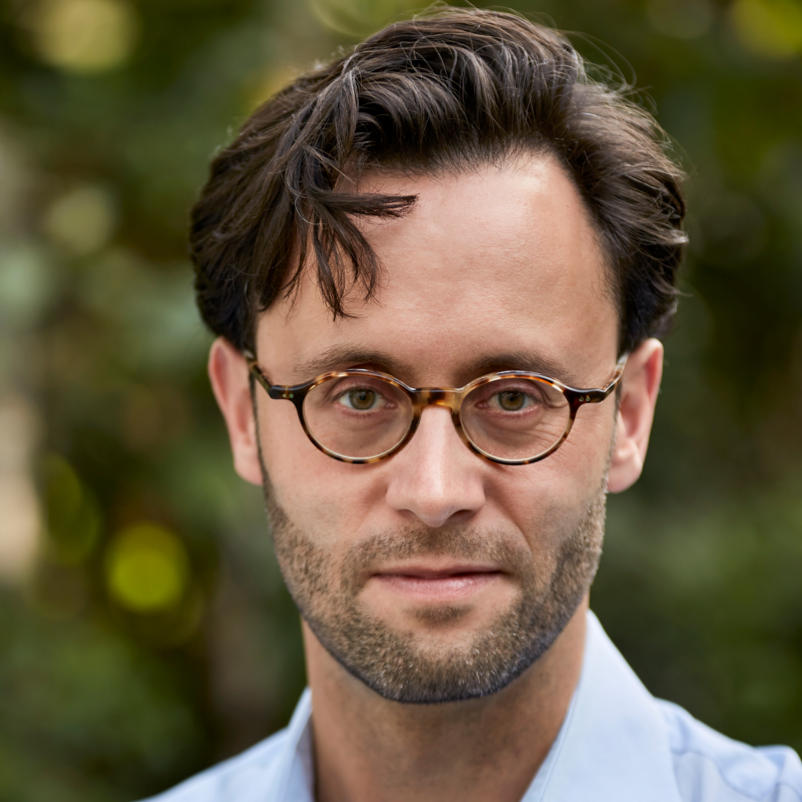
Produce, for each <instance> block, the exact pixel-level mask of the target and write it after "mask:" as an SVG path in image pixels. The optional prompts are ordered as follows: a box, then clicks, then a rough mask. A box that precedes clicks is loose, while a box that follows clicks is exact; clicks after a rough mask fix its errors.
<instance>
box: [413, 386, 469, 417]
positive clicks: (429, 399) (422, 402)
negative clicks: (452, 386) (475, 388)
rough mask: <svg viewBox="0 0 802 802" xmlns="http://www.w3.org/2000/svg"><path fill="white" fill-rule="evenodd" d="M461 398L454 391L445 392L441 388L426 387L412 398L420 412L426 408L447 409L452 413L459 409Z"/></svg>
mask: <svg viewBox="0 0 802 802" xmlns="http://www.w3.org/2000/svg"><path fill="white" fill-rule="evenodd" d="M460 401H461V397H460V394H459V393H457V392H455V391H454V390H443V389H442V388H440V387H425V388H423V389H422V390H417V391H416V392H415V393H414V394H413V397H412V403H413V405H414V406H415V408H416V410H417V411H418V412H421V411H422V410H423V408H424V407H446V408H447V409H450V410H451V411H452V412H456V411H457V410H458V409H459V405H460Z"/></svg>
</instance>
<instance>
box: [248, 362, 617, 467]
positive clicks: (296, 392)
mask: <svg viewBox="0 0 802 802" xmlns="http://www.w3.org/2000/svg"><path fill="white" fill-rule="evenodd" d="M243 356H244V357H245V361H246V363H247V365H248V369H249V371H250V372H251V374H252V375H253V377H254V378H255V379H256V381H258V382H259V384H260V385H261V386H262V387H263V388H264V389H265V390H266V391H267V394H268V396H270V398H273V399H275V400H287V401H290V402H292V403H293V404H294V405H295V409H296V411H297V412H298V419H299V421H300V423H301V426H302V427H303V430H304V432H305V433H306V436H307V437H308V438H309V439H310V441H311V442H312V443H313V444H314V445H315V447H317V448H318V449H320V451H322V452H323V453H324V454H326V455H328V456H329V457H332V458H333V459H336V460H340V461H341V462H347V463H351V464H355V465H364V464H370V463H374V462H379V461H380V460H383V459H387V458H388V457H390V456H392V455H393V454H395V453H396V452H397V451H400V450H401V449H402V448H403V447H404V446H405V445H406V444H407V443H408V442H409V441H410V440H411V439H412V437H413V435H414V434H415V432H416V430H417V428H418V426H419V424H420V420H421V414H422V412H423V410H424V408H425V407H427V406H442V407H447V408H448V409H450V410H451V418H452V421H453V423H454V426H455V428H456V430H457V433H458V434H459V436H460V438H461V439H462V441H463V442H464V443H465V445H466V446H467V447H468V448H469V449H470V450H471V451H473V452H474V453H475V454H477V455H478V456H480V457H482V458H483V459H486V460H489V461H490V462H495V463H498V464H501V465H528V464H530V463H533V462H538V461H539V460H542V459H545V458H546V457H548V456H549V455H550V454H553V453H554V452H555V451H556V450H557V449H558V448H559V447H560V446H561V445H562V444H563V443H564V442H565V440H566V438H567V437H568V435H569V433H570V432H571V428H572V427H573V425H574V421H575V419H576V414H577V412H578V411H579V408H580V407H581V406H583V405H585V404H598V403H600V402H602V401H604V400H605V399H606V398H607V397H608V396H609V395H610V394H611V393H612V392H613V390H614V389H615V388H616V386H617V385H618V383H619V382H620V380H621V376H622V375H623V373H624V367H625V366H626V360H627V355H626V354H625V355H624V356H622V357H621V358H620V359H619V360H618V362H617V363H616V367H615V373H614V374H613V378H612V379H611V380H610V382H609V383H608V384H607V385H606V386H605V387H601V388H596V389H588V390H582V389H578V388H575V387H569V386H568V385H566V384H563V383H562V382H560V381H558V380H557V379H552V378H549V377H548V376H544V375H542V374H540V373H530V372H528V371H522V370H503V371H498V372H496V373H488V374H487V375H485V376H480V377H479V378H478V379H474V380H473V381H472V382H469V383H468V384H466V385H465V386H464V387H459V388H444V387H423V388H418V387H410V386H408V385H406V384H404V382H402V381H400V380H399V379H396V378H395V377H394V376H391V375H390V374H388V373H382V372H380V371H375V370H367V369H364V368H353V369H350V370H336V371H330V372H328V373H321V374H320V375H319V376H316V377H315V378H314V379H311V380H310V381H308V382H304V383H303V384H293V385H285V384H273V383H272V382H271V381H270V379H268V377H267V372H266V371H265V368H264V367H263V366H262V365H260V364H259V362H258V361H257V359H256V357H255V355H254V354H253V353H252V352H250V351H247V350H246V351H243ZM349 377H366V378H371V379H373V380H378V381H380V382H384V383H386V384H387V385H390V386H391V387H393V388H395V389H396V390H398V391H400V392H401V393H403V394H404V395H405V396H407V398H408V399H409V402H410V406H411V410H410V413H407V414H410V419H409V423H408V426H407V429H406V431H405V432H404V433H403V435H401V436H400V437H399V439H398V441H397V442H395V443H394V444H393V445H392V446H391V447H389V448H386V449H385V450H384V451H382V452H381V453H378V454H373V455H370V456H361V457H353V456H349V455H347V454H341V453H339V452H337V451H335V450H333V449H331V448H328V447H327V446H326V445H325V444H324V443H322V442H320V440H318V439H317V437H316V436H315V433H314V432H313V431H312V429H311V428H310V426H309V422H308V420H307V415H306V413H305V401H306V399H307V397H308V396H309V393H310V392H311V391H313V390H314V389H315V388H316V387H319V386H320V385H322V384H325V383H326V382H330V381H332V380H334V379H347V378H349ZM508 379H509V380H518V381H520V380H525V381H529V382H535V383H542V385H543V387H544V388H545V387H546V386H548V387H550V388H553V391H557V392H558V393H559V394H560V395H561V397H562V398H564V400H565V402H566V404H565V411H564V412H562V413H561V414H564V415H565V421H566V422H565V429H564V430H563V431H562V433H561V434H560V436H559V437H557V439H556V441H555V442H554V443H552V444H551V445H550V446H549V447H547V448H545V449H544V450H542V451H540V452H539V453H537V454H534V455H532V456H528V457H525V458H514V459H507V458H502V457H498V456H495V455H494V454H492V453H489V452H488V451H487V450H486V449H483V448H482V447H480V446H479V445H478V444H477V443H476V442H474V440H473V439H472V438H471V436H470V434H469V432H468V431H466V429H465V427H464V425H463V421H462V417H461V414H460V412H461V408H462V403H463V401H464V399H465V398H466V397H467V396H468V395H469V394H470V393H472V392H473V391H475V390H477V389H478V388H480V387H482V386H485V385H489V384H491V383H494V382H498V381H503V380H508ZM370 392H373V391H372V390H371V391H370ZM504 392H505V391H501V394H503V393H504ZM506 392H513V393H520V391H517V390H512V391H506ZM549 392H552V391H551V390H550V391H549Z"/></svg>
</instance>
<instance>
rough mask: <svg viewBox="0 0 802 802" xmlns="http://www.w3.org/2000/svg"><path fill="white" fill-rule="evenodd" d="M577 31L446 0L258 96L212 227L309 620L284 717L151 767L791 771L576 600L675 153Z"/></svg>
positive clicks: (215, 363)
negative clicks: (594, 64)
mask: <svg viewBox="0 0 802 802" xmlns="http://www.w3.org/2000/svg"><path fill="white" fill-rule="evenodd" d="M660 142H661V138H660V131H659V129H658V128H657V126H656V124H655V122H654V121H653V120H652V119H651V118H650V117H649V116H648V115H647V114H646V113H644V112H643V111H642V110H640V109H638V108H636V107H635V106H634V105H632V104H631V103H630V102H628V101H627V100H626V99H625V98H624V96H623V93H622V92H620V91H616V90H613V89H610V88H607V87H604V86H602V85H600V84H597V83H594V82H592V81H590V80H589V79H588V78H587V77H586V75H585V73H584V70H583V65H582V62H581V60H580V58H579V56H578V55H577V54H576V52H575V51H574V50H573V49H572V48H571V46H570V45H569V44H568V43H567V41H566V40H565V39H564V38H563V37H562V36H561V35H560V34H558V33H556V32H554V31H551V30H548V29H545V28H542V27H539V26H537V25H533V24H531V23H529V22H527V21H525V20H522V19H519V18H517V17H515V16H513V15H510V14H501V13H495V12H486V11H477V10H463V11H455V10H450V11H441V12H439V13H437V14H434V15H432V16H428V17H424V18H420V19H417V20H414V21H411V22H405V23H399V24H396V25H394V26H391V27H389V28H387V29H386V30H384V31H381V32H380V33H378V34H376V35H374V36H372V37H371V38H369V39H368V40H366V41H365V42H363V43H362V44H361V45H359V46H358V47H357V48H356V49H355V51H354V52H353V54H351V55H349V56H347V57H343V58H341V59H338V60H336V61H334V62H333V63H331V64H329V65H326V66H323V67H320V68H318V69H316V70H315V71H314V72H312V73H309V74H307V75H304V76H302V77H301V78H299V79H298V80H296V81H295V82H294V83H293V84H292V85H291V86H290V87H288V88H287V89H285V90H284V91H283V92H281V93H279V94H278V95H277V96H276V97H274V98H273V99H271V100H270V101H268V102H267V103H266V104H265V105H264V106H262V107H261V108H260V109H259V110H258V111H257V112H256V113H255V114H254V115H253V117H252V118H251V119H250V120H249V121H248V122H247V123H246V125H245V126H244V128H243V130H242V132H241V133H240V135H239V137H238V138H237V140H236V141H235V142H234V143H233V144H232V145H231V146H230V147H229V148H228V149H227V150H225V151H223V152H222V153H221V154H219V155H218V156H217V157H216V159H215V161H214V164H213V167H212V173H211V178H210V180H209V182H208V184H207V186H206V188H205V191H204V193H203V196H202V198H201V200H200V202H199V203H198V204H197V206H196V208H195V210H194V215H193V225H192V254H193V259H194V263H195V266H196V270H197V282H196V288H197V296H198V301H199V305H200V308H201V312H202V314H203V316H204V319H205V320H206V322H207V323H208V324H209V326H210V327H211V328H212V330H213V331H214V332H215V333H216V334H217V335H218V339H217V341H216V342H215V343H214V345H213V347H212V351H211V356H210V361H209V372H210V376H211V381H212V385H213V388H214V392H215V395H216V398H217V401H218V403H219V405H220V408H221V410H222V412H223V415H224V417H225V420H226V424H227V426H228V431H229V435H230V439H231V444H232V449H233V454H234V463H235V467H236V470H237V472H238V473H239V474H240V475H241V476H242V477H243V478H244V479H246V480H247V481H249V482H252V483H254V484H260V485H262V486H263V488H264V494H265V500H266V508H267V514H268V518H269V522H270V528H271V532H272V536H273V539H274V543H275V548H276V554H277V557H278V561H279V564H280V566H281V569H282V572H283V575H284V578H285V580H286V582H287V586H288V588H289V591H290V593H291V594H292V596H293V598H294V600H295V602H296V604H297V606H298V609H299V611H300V613H301V616H302V619H303V634H304V642H305V646H306V656H307V668H308V678H309V686H310V690H309V691H307V692H306V693H305V694H304V696H303V697H302V699H301V701H300V703H299V705H298V708H297V711H296V713H295V715H294V717H293V719H292V721H291V723H290V725H289V727H288V728H287V729H286V730H284V731H282V732H281V733H278V734H277V735H275V736H273V737H272V738H269V739H268V740H267V741H265V742H263V743H262V744H259V745H258V746H256V747H254V748H253V749H252V750H250V751H249V752H246V753H245V754H244V755H242V756H240V757H239V758H235V759H234V760H231V761H229V762H227V763H225V764H223V765H222V766H219V767H217V768H214V769H212V770H210V771H209V772H206V773H205V774H202V775H200V776H199V777H196V778H194V779H193V780H190V781H189V782H187V783H185V784H184V785H182V786H180V787H179V788H178V789H175V790H174V791H172V792H170V793H168V794H167V795H165V796H164V797H162V799H163V800H165V802H167V800H169V801H170V802H179V800H180V801H181V802H200V800H204V802H205V801H207V800H237V802H245V801H246V800H264V801H265V802H268V801H272V800H312V799H317V800H319V802H345V801H349V802H350V801H351V800H353V801H354V802H361V801H362V800H387V802H392V801H393V800H409V799H415V800H444V799H446V800H448V799H458V800H461V801H462V800H497V801H498V802H516V801H517V800H521V799H525V800H527V802H534V800H566V802H577V801H578V800H615V802H628V801H631V802H635V801H636V800H637V802H644V800H649V802H669V801H671V802H675V801H678V800H716V801H717V802H723V801H725V800H726V801H729V800H758V799H759V800H769V799H771V800H783V801H787V800H802V766H800V762H799V759H798V757H797V756H796V755H795V754H794V753H793V752H792V751H791V750H790V749H785V748H779V747H777V748H770V749H752V748H749V747H746V746H744V745H742V744H738V743H735V742H733V741H730V740H728V739H727V738H725V737H724V736H721V735H718V734H716V733H714V732H712V731H711V730H709V729H707V728H706V727H704V725H702V724H700V723H698V722H696V721H695V720H694V719H693V718H691V717H690V716H689V715H688V714H687V713H685V712H684V711H683V710H681V709H679V708H677V707H675V706H673V705H670V704H668V703H665V702H659V701H657V700H655V699H653V698H652V697H651V696H650V695H649V694H648V692H647V691H646V690H645V689H644V688H643V686H642V685H641V684H640V683H639V681H638V680H637V678H636V677H635V676H634V675H633V673H632V672H631V670H630V669H629V667H628V666H627V665H626V663H625V662H624V660H623V658H622V657H621V656H620V655H619V654H618V652H617V651H616V650H615V648H614V647H613V645H612V644H611V643H610V642H609V640H608V639H607V637H606V636H605V634H604V632H603V631H602V629H601V626H600V624H599V623H598V621H597V620H596V619H595V618H594V617H593V615H592V614H591V613H590V612H589V609H588V594H589V588H590V585H591V582H592V580H593V577H594V574H595V571H596V567H597V565H598V561H599V556H600V553H601V546H602V537H603V529H604V511H605V495H606V493H607V492H619V491H622V490H625V489H626V488H628V487H629V486H630V485H632V484H633V482H635V481H636V480H637V478H638V476H639V475H640V472H641V467H642V464H643V459H644V457H645V454H646V448H647V443H648V438H649V431H650V428H651V424H652V417H653V412H654V406H655V401H656V397H657V392H658V388H659V384H660V377H661V368H662V354H663V351H662V346H661V344H660V342H659V341H658V340H657V339H655V336H656V335H660V334H661V333H663V332H664V331H665V329H666V327H667V325H668V323H669V322H670V319H671V316H672V314H673V311H674V300H675V289H674V286H675V276H676V271H677V267H678V265H679V262H680V260H681V256H682V251H683V248H684V245H685V241H686V240H685V235H684V234H683V232H682V219H683V216H684V201H683V198H682V192H681V180H682V175H681V173H680V171H679V169H678V168H677V167H676V166H675V165H674V164H673V163H672V162H671V161H670V160H669V159H668V158H667V156H666V155H665V153H664V152H663V150H662V148H661V145H660Z"/></svg>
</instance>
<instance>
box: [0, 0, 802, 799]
mask: <svg viewBox="0 0 802 802" xmlns="http://www.w3.org/2000/svg"><path fill="white" fill-rule="evenodd" d="M480 5H481V3H480ZM515 8H516V9H517V10H519V11H522V12H524V13H527V14H530V15H535V16H536V17H537V18H540V19H544V20H546V21H552V22H554V23H555V24H556V25H557V26H558V27H561V28H564V29H567V30H569V31H582V32H585V33H584V34H576V35H575V36H574V40H575V43H576V44H577V46H578V47H579V48H580V50H581V51H582V52H583V53H584V54H585V55H586V56H587V57H588V58H589V59H591V60H592V61H594V62H596V63H598V64H599V65H600V67H599V71H600V72H601V73H602V74H606V75H608V76H610V77H612V78H613V79H614V80H618V79H624V80H627V81H632V80H636V81H637V85H638V86H639V87H642V88H644V90H645V91H644V92H643V93H642V94H641V95H640V96H639V97H640V99H641V101H642V102H643V103H644V104H645V105H647V106H648V107H649V108H656V109H657V111H658V113H659V120H660V121H661V123H662V124H663V126H664V127H665V128H666V130H667V131H668V133H669V134H670V135H671V136H672V138H674V140H675V141H676V143H678V144H676V145H675V151H676V155H677V156H678V158H680V159H681V161H682V162H683V164H684V165H685V167H686V169H687V170H688V172H689V173H690V175H691V181H690V185H689V196H690V207H691V217H690V220H689V223H688V228H689V231H690V234H691V241H692V247H691V254H690V259H689V262H688V265H687V268H686V273H685V280H684V290H685V293H686V297H685V298H684V299H683V304H682V307H681V312H680V315H679V319H678V326H677V330H676V332H675V333H674V334H673V335H672V337H671V338H670V340H669V341H668V344H667V354H668V364H667V369H666V375H665V380H664V391H663V394H662V398H661V401H660V404H659V407H658V416H657V421H656V424H655V430H654V433H653V438H652V446H651V453H650V456H649V460H648V461H647V468H646V471H645V473H644V476H643V478H642V480H641V482H640V483H639V484H638V486H637V487H636V488H635V489H633V490H632V491H630V492H629V493H627V494H626V495H625V496H623V497H621V498H611V501H610V513H609V523H608V540H607V547H606V553H605V557H604V560H603V561H602V569H601V571H600V575H599V578H598V580H597V585H596V588H595V590H594V594H593V603H594V607H595V609H596V611H597V612H598V614H599V615H600V617H601V619H602V622H603V623H604V624H605V626H606V627H607V629H608V631H609V632H610V634H611V635H612V636H613V638H614V640H615V641H616V642H617V643H618V644H619V646H620V648H621V649H622V651H623V652H624V654H625V656H626V657H627V658H628V659H629V661H630V662H631V663H632V665H633V667H634V668H635V669H636V670H637V671H638V673H639V674H640V675H641V677H642V678H643V680H644V681H645V683H646V684H647V686H648V687H649V688H650V689H651V690H652V691H653V692H654V693H656V694H658V695H661V696H665V697H668V698H671V699H672V700H674V701H677V702H679V703H680V704H683V705H684V706H686V707H687V708H688V709H689V710H690V711H691V712H692V713H694V714H696V715H697V716H699V717H700V718H702V719H703V720H705V721H706V722H707V723H709V724H711V725H712V726H714V727H717V728H720V729H722V730H723V731H724V732H726V733H727V734H729V735H732V736H734V737H738V738H741V739H744V740H747V741H750V742H753V743H767V742H784V743H790V744H791V745H793V746H794V747H795V748H796V749H798V750H799V749H802V492H801V491H800V488H801V487H802V481H801V480H802V416H801V415H800V410H802V402H801V401H800V398H802V138H801V136H800V131H802V102H800V100H801V99H802V60H801V59H800V55H802V6H800V4H799V2H798V0H733V1H732V2H731V1H730V0H716V1H715V2H714V0H607V2H605V3H604V4H600V3H598V2H596V0H593V1H592V0H542V1H539V2H535V1H534V0H532V2H530V0H521V2H519V3H517V4H516V5H515ZM413 10H414V7H413V5H411V4H410V3H409V2H408V1H407V0H308V2H292V0H261V1H259V0H227V1H226V2H222V0H173V2H170V3H161V2H155V0H137V1H136V2H134V1H133V0H3V5H2V19H0V510H2V515H0V519H1V520H0V644H2V656H1V657H0V686H2V688H3V691H4V692H3V694H2V696H1V697H0V799H3V800H9V802H39V801H40V800H41V802H73V800H75V801H76V802H77V801H78V800H80V802H94V801H95V800H97V802H105V801H106V800H116V799H127V798H134V797H138V796H142V795H145V794H148V793H152V792H156V791H158V790H160V789H162V788H164V787H166V786H168V785H170V784H172V783H174V782H176V781H178V780H180V779H182V778H183V777H185V776H187V775H188V774H190V773H192V772H194V771H197V770H199V769H201V768H203V767H204V766H207V765H209V764H210V763H211V762H213V761H215V760H218V759H220V758H222V757H225V756H227V755H230V754H232V753H233V752H236V751H238V750H240V749H242V748H243V747H245V746H247V745H248V744H250V743H253V742H255V741H256V740H257V739H259V738H261V737H264V736H266V735H268V734H269V733H270V732H272V731H274V730H275V729H276V728H278V727H280V726H282V725H283V724H284V723H285V722H286V720H287V718H288V716H289V713H290V711H291V709H292V707H293V706H294V704H295V701H296V699H297V696H298V694H299V692H300V689H301V688H302V687H303V684H304V681H305V680H304V673H303V660H302V654H301V646H300V636H299V632H298V625H297V617H296V614H295V611H294V608H293V606H292V603H291V602H290V601H289V599H288V597H287V595H286V592H285V591H284V589H283V587H282V585H281V581H280V576H279V574H278V570H277V568H276V566H275V563H274V561H273V557H272V554H271V551H270V546H269V537H268V534H267V532H266V531H265V525H264V521H263V515H262V512H261V500H260V498H259V493H258V491H257V490H255V489H254V488H251V487H247V486H244V485H243V483H241V482H240V481H239V480H238V479H237V478H236V477H235V475H234V473H233V471H232V469H231V467H230V464H231V460H230V456H229V453H228V446H227V442H226V438H225V432H224V429H223V426H222V423H221V421H220V420H219V416H218V414H217V412H216V409H215V408H214V404H213V400H212V397H211V393H210V391H209V389H208V384H207V380H206V378H205V366H204V362H205V354H206V351H207V347H208V345H209V337H208V335H207V334H206V333H204V332H203V330H202V329H201V327H200V324H199V322H198V320H197V316H196V313H195V311H194V308H193V302H192V297H191V284H190V281H191V276H190V269H189V265H188V262H187V259H186V257H185V227H186V219H187V209H188V207H189V206H190V205H191V203H192V201H193V198H194V196H195V193H196V190H197V188H198V186H200V185H201V184H202V182H203V181H204V178H205V174H206V169H207V162H208V159H209V156H210V154H211V153H212V152H213V151H214V149H215V148H216V147H217V146H219V145H220V144H221V143H223V142H224V141H226V139H227V138H228V137H229V136H230V133H231V131H232V130H233V129H234V128H236V126H237V125H238V124H239V123H240V122H242V121H243V120H244V119H245V117H246V116H247V115H248V114H249V112H250V111H252V110H253V109H254V108H255V106H256V105H257V104H258V103H259V102H260V101H261V100H263V99H264V98H265V97H267V96H268V95H269V94H270V93H271V92H273V91H274V90H275V89H277V88H278V87H280V86H281V85H282V83H283V82H285V81H286V80H287V79H288V78H290V77H291V76H292V75H293V74H295V73H296V72H297V71H299V70H302V69H304V68H306V67H308V66H310V65H311V64H313V63H314V61H315V60H316V59H325V58H327V57H328V56H329V55H330V54H332V53H333V52H335V50H336V48H337V47H339V46H348V45H349V44H352V43H354V42H355V41H357V40H358V39H359V38H361V37H362V36H363V35H365V34H366V33H369V32H370V31H372V30H375V29H376V28H378V27H380V26H381V25H383V24H385V23H386V22H388V21H389V20H391V19H394V18H397V17H399V16H405V15H408V14H409V13H411V12H412V11H413Z"/></svg>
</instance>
